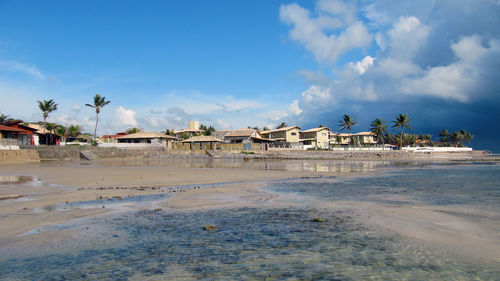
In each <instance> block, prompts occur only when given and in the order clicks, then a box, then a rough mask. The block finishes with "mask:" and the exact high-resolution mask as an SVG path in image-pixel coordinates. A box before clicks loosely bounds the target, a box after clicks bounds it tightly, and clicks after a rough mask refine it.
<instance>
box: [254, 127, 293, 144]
mask: <svg viewBox="0 0 500 281" xmlns="http://www.w3.org/2000/svg"><path fill="white" fill-rule="evenodd" d="M299 130H300V127H299V126H288V127H283V128H278V129H274V130H266V131H260V134H261V135H262V136H263V137H264V138H266V139H269V140H271V141H273V142H274V144H275V145H285V144H298V143H299V138H300V136H299Z"/></svg>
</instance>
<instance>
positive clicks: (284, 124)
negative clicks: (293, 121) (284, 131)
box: [276, 122, 288, 129]
mask: <svg viewBox="0 0 500 281" xmlns="http://www.w3.org/2000/svg"><path fill="white" fill-rule="evenodd" d="M286 126H288V125H287V124H286V122H281V123H280V124H279V125H278V127H276V129H281V128H285V127H286Z"/></svg>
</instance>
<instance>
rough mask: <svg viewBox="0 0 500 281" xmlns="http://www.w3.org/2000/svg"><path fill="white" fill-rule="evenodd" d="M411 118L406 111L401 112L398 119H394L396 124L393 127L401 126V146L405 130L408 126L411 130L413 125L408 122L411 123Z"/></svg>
mask: <svg viewBox="0 0 500 281" xmlns="http://www.w3.org/2000/svg"><path fill="white" fill-rule="evenodd" d="M410 121H411V119H409V118H408V115H407V114H406V113H404V114H403V113H400V114H399V115H398V116H396V120H394V121H392V122H394V125H393V126H392V127H393V128H401V134H400V138H399V140H400V141H399V148H401V147H402V146H403V131H404V129H405V127H406V128H408V129H409V130H410V131H411V127H410V125H409V124H408V123H410Z"/></svg>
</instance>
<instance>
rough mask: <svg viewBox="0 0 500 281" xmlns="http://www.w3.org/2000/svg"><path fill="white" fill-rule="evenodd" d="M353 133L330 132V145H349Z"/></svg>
mask: <svg viewBox="0 0 500 281" xmlns="http://www.w3.org/2000/svg"><path fill="white" fill-rule="evenodd" d="M351 137H352V134H346V133H335V132H330V147H333V146H339V145H349V144H350V143H351Z"/></svg>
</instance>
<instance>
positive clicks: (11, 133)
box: [0, 125, 29, 147]
mask: <svg viewBox="0 0 500 281" xmlns="http://www.w3.org/2000/svg"><path fill="white" fill-rule="evenodd" d="M27 139H28V140H29V134H28V133H27V132H26V130H23V129H19V128H14V127H10V126H6V125H0V147H2V146H19V145H22V144H23V143H25V141H26V140H27Z"/></svg>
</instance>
